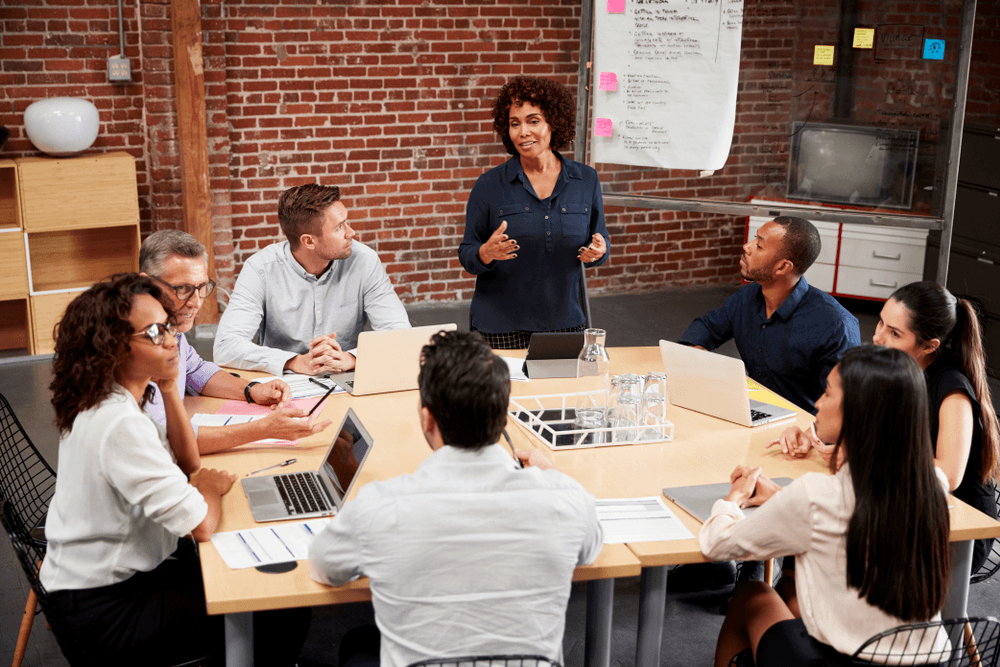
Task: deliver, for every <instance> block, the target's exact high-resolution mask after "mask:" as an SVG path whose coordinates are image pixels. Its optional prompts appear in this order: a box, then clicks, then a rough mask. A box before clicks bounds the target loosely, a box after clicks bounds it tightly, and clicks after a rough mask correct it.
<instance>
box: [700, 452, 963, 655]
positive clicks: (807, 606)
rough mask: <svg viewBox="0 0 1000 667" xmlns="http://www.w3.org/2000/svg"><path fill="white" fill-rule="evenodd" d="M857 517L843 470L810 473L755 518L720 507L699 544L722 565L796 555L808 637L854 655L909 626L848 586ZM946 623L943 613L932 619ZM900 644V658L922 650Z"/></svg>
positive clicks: (941, 642)
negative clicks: (851, 528)
mask: <svg viewBox="0 0 1000 667" xmlns="http://www.w3.org/2000/svg"><path fill="white" fill-rule="evenodd" d="M939 477H940V476H939ZM939 481H940V480H939ZM853 513H854V485H853V484H852V482H851V475H850V473H849V471H848V466H847V465H844V466H842V467H841V469H840V470H839V471H838V472H837V474H835V475H826V474H823V473H806V474H805V475H803V476H802V477H799V478H798V479H797V480H795V481H794V482H792V483H791V484H789V485H788V486H787V487H785V488H784V489H782V490H781V491H779V492H778V493H776V494H775V495H774V496H773V497H772V498H771V499H770V500H768V501H767V502H766V503H764V504H763V505H762V506H761V507H760V508H758V509H757V511H755V512H754V513H753V514H752V515H750V516H749V517H745V515H744V514H743V511H742V510H741V509H740V508H739V506H738V505H736V503H732V502H728V501H725V500H717V501H715V505H714V506H713V507H712V516H711V517H709V519H708V521H706V522H705V523H704V525H702V527H701V533H700V534H699V536H698V541H699V543H700V545H701V550H702V553H704V554H705V556H706V557H708V558H711V559H712V560H715V561H720V560H733V559H739V560H763V559H767V558H774V557H776V556H787V555H794V556H795V592H796V595H797V596H798V602H799V609H800V610H801V612H802V621H803V623H804V624H805V626H806V630H808V631H809V634H810V635H811V636H812V637H813V638H815V639H817V640H819V641H821V642H823V643H824V644H828V645H829V646H832V647H833V648H835V649H836V650H837V651H839V652H841V653H844V654H847V655H852V654H853V653H854V652H855V651H857V650H858V648H860V647H861V645H862V644H863V643H865V641H867V640H868V639H870V638H871V637H872V636H874V635H876V634H878V633H880V632H884V631H885V630H890V629H892V628H894V627H896V626H899V625H903V624H904V623H905V622H906V621H902V620H900V619H898V618H896V617H894V616H890V615H889V614H887V613H885V612H884V611H882V610H881V609H879V608H878V607H874V606H872V605H870V604H868V602H867V601H866V600H865V599H864V598H862V597H860V596H859V595H858V590H857V589H856V588H848V586H847V525H848V523H849V521H850V519H851V515H852V514H853ZM900 548H908V545H900ZM940 618H941V614H940V613H939V614H936V615H935V616H934V619H933V620H938V619H940ZM898 643H899V644H900V645H899V646H893V650H892V652H893V653H898V652H899V651H901V650H903V649H910V650H912V649H913V648H915V647H913V646H909V647H908V646H906V645H905V644H904V643H903V642H898ZM932 643H933V645H934V649H933V650H942V649H946V648H947V647H948V646H950V644H948V640H947V637H946V636H944V635H943V634H942V636H939V637H937V638H936V641H935V638H934V637H932V638H931V641H930V642H928V643H927V646H926V647H924V648H923V649H922V650H923V651H927V650H931V644H932Z"/></svg>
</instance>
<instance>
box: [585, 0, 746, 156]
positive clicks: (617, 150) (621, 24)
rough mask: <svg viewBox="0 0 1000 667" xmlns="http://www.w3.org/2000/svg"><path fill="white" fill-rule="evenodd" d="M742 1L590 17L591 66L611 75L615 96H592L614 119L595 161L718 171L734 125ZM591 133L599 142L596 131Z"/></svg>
mask: <svg viewBox="0 0 1000 667" xmlns="http://www.w3.org/2000/svg"><path fill="white" fill-rule="evenodd" d="M742 32H743V0H717V1H714V2H693V1H691V0H657V1H656V2H641V3H640V2H630V3H628V5H627V6H625V8H624V12H623V14H622V15H618V14H608V13H607V12H602V11H597V12H595V16H594V46H595V49H594V67H595V71H596V72H614V73H615V75H616V78H617V83H618V90H617V93H616V94H615V95H595V96H594V116H595V117H596V118H609V119H614V125H615V127H614V138H613V140H612V141H599V142H595V144H594V146H593V149H592V158H593V160H594V161H595V162H611V163H614V164H629V165H641V166H648V167H665V168H670V169H694V170H698V171H703V170H706V171H711V170H716V169H721V168H722V167H723V166H724V165H725V163H726V159H727V158H728V156H729V149H730V145H731V144H732V139H733V127H734V124H735V120H736V87H737V83H738V81H739V65H740V42H741V37H742ZM596 129H597V128H596V127H595V133H596V134H598V136H607V135H600V133H599V132H597V131H596Z"/></svg>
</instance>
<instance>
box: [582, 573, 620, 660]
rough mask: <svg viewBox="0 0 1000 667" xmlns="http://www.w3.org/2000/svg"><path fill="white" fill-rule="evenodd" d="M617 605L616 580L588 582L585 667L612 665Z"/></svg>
mask: <svg viewBox="0 0 1000 667" xmlns="http://www.w3.org/2000/svg"><path fill="white" fill-rule="evenodd" d="M614 606H615V580H614V579H598V580H596V581H589V582H587V633H586V635H585V637H586V639H585V642H584V658H583V664H584V667H609V666H610V665H611V613H612V611H613V610H614Z"/></svg>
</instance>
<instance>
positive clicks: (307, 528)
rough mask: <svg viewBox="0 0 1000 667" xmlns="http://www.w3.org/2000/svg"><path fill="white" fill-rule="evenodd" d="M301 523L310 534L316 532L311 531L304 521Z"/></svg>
mask: <svg viewBox="0 0 1000 667" xmlns="http://www.w3.org/2000/svg"><path fill="white" fill-rule="evenodd" d="M302 525H303V526H305V529H306V530H308V531H309V534H310V535H315V534H316V533H314V532H313V529H312V528H310V527H309V524H308V523H304V524H302Z"/></svg>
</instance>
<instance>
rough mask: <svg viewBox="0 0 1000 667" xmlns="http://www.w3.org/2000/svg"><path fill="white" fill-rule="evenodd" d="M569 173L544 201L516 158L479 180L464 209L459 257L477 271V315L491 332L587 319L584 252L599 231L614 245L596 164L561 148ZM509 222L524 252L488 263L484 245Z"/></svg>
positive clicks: (474, 316)
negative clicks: (578, 159) (590, 164)
mask: <svg viewBox="0 0 1000 667" xmlns="http://www.w3.org/2000/svg"><path fill="white" fill-rule="evenodd" d="M556 157H558V158H559V160H560V162H562V171H561V172H560V173H559V178H558V180H557V181H556V186H555V188H554V189H553V190H552V194H551V195H550V196H549V197H547V198H546V199H539V198H538V196H537V195H536V194H535V190H534V188H532V187H531V181H529V180H528V178H527V176H525V174H524V170H523V169H522V167H521V158H520V156H517V155H515V156H514V157H512V158H511V159H509V160H507V161H506V162H504V163H503V164H501V165H499V166H497V167H494V168H493V169H490V170H489V171H487V172H486V173H485V174H483V175H482V176H480V177H479V180H477V181H476V185H475V186H474V187H473V188H472V193H471V194H470V195H469V203H468V205H467V206H466V210H465V236H464V237H463V238H462V243H461V245H459V247H458V258H459V261H461V262H462V266H463V267H465V270H466V271H468V272H469V273H471V274H473V275H475V276H476V291H475V293H474V294H473V296H472V305H471V307H470V314H471V316H472V322H473V324H474V325H475V327H476V328H477V329H479V330H481V331H485V332H487V333H506V332H510V331H553V330H556V329H567V328H569V327H575V326H579V325H581V324H583V323H584V320H585V318H584V314H583V308H582V307H581V306H580V260H579V259H578V258H577V254H578V251H579V249H580V248H581V247H582V246H586V245H589V244H590V237H591V235H592V234H600V235H601V236H603V237H604V241H605V243H606V244H607V246H608V251H607V252H605V253H604V256H603V257H601V258H600V259H599V260H597V261H596V262H592V263H590V264H587V266H588V267H589V266H599V265H601V264H603V263H604V262H606V261H607V260H608V255H609V254H610V252H611V245H610V242H609V241H608V230H607V227H605V225H604V204H603V202H602V200H601V184H600V181H599V180H598V178H597V172H596V171H594V170H593V169H592V168H590V167H588V166H586V165H583V164H579V163H577V162H573V161H572V160H567V159H566V158H564V157H563V156H562V155H559V153H556ZM504 221H506V222H507V231H506V234H507V235H508V236H509V237H510V238H512V239H515V240H516V241H517V243H518V245H519V246H520V249H519V250H518V251H517V257H516V258H514V259H510V260H503V261H493V262H490V263H489V264H483V261H482V260H481V259H480V258H479V248H480V246H482V245H483V244H484V243H486V241H487V240H489V238H490V236H491V235H492V234H493V232H494V231H496V229H497V227H499V226H500V223H501V222H504Z"/></svg>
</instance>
